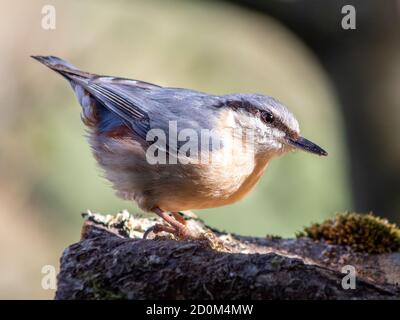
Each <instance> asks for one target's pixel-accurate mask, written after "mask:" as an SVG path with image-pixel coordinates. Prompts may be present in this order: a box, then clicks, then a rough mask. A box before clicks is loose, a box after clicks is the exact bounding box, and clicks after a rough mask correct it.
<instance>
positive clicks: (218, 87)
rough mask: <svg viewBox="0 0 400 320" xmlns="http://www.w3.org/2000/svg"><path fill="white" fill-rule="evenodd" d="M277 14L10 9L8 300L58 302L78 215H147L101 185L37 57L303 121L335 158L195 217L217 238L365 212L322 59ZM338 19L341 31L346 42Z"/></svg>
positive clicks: (93, 5) (4, 96)
mask: <svg viewBox="0 0 400 320" xmlns="http://www.w3.org/2000/svg"><path fill="white" fill-rule="evenodd" d="M294 2H295V1H294ZM254 3H256V2H253V4H254ZM260 3H262V2H260ZM274 3H275V4H276V5H277V6H278V5H280V6H285V5H286V6H290V5H291V4H290V3H289V4H288V3H287V2H286V1H283V2H280V1H273V2H272V4H271V3H269V5H270V6H271V7H268V6H267V7H265V8H261V7H259V6H254V8H245V7H244V6H242V4H241V3H240V1H238V2H237V1H236V3H229V2H228V1H225V2H222V1H221V2H219V1H215V2H213V1H161V0H159V1H113V2H111V1H94V0H93V1H68V2H67V1H29V2H28V1H22V0H18V1H11V0H10V1H8V0H6V1H4V0H1V1H0V4H1V7H2V14H1V17H2V19H1V20H0V39H1V43H0V49H1V62H0V75H1V79H2V80H3V81H2V85H1V86H0V96H1V107H0V108H1V109H0V110H1V117H0V145H1V151H0V217H1V219H2V223H1V224H0V230H1V231H0V254H1V262H0V298H52V297H53V296H54V291H53V290H43V289H42V287H41V279H42V277H43V274H42V273H41V268H42V266H44V265H54V266H56V267H57V268H58V259H59V257H60V256H61V252H62V250H63V249H64V248H65V247H66V246H68V245H69V244H71V243H73V242H76V241H78V240H79V234H80V226H81V224H82V220H81V217H80V213H81V212H83V211H85V210H86V209H91V210H92V211H96V212H101V213H115V212H117V211H119V210H122V209H125V208H126V209H128V210H129V211H130V212H137V211H138V210H137V208H136V207H135V205H134V204H132V203H129V202H124V201H121V200H119V199H118V198H117V197H116V196H115V195H114V192H113V190H112V189H111V187H110V184H109V183H108V182H107V181H106V180H105V179H104V178H102V177H101V175H100V171H99V169H98V167H97V165H96V163H95V161H94V159H93V158H92V156H91V152H90V149H89V146H88V144H87V142H86V140H85V129H84V126H83V124H82V123H81V121H80V117H79V112H80V107H79V105H78V103H77V101H76V99H75V97H74V95H73V92H72V90H71V89H70V87H69V85H68V84H67V82H66V81H65V80H63V79H62V78H61V77H60V76H58V75H57V74H55V73H53V72H51V71H50V70H48V69H46V68H44V67H43V66H42V65H40V64H38V63H37V62H36V61H34V60H32V59H31V58H29V56H30V55H32V54H41V55H55V56H59V57H61V58H64V59H66V60H68V61H70V62H71V63H73V64H74V65H76V66H77V67H79V68H81V69H83V70H86V71H90V72H94V73H98V74H107V75H116V76H123V77H128V78H134V79H141V80H145V81H148V82H154V83H157V84H160V85H164V86H173V87H187V88H192V89H196V90H200V91H205V92H209V93H214V94H226V93H232V92H244V93H250V92H256V93H262V94H268V95H272V96H274V97H276V98H278V99H279V100H280V101H282V102H283V103H285V104H286V105H287V106H288V107H289V108H290V109H291V110H292V111H293V113H294V114H295V115H296V116H297V118H298V120H299V122H300V125H301V129H302V133H303V134H304V136H306V137H308V138H309V139H311V140H312V141H315V142H316V143H318V144H319V145H321V146H323V147H324V148H326V150H328V151H329V157H327V158H319V157H315V156H311V155H309V154H306V153H293V154H290V155H287V156H285V157H282V158H279V159H275V160H274V161H272V163H271V165H270V167H269V169H268V170H267V172H266V174H265V175H264V177H263V178H262V181H261V182H260V184H259V185H258V186H257V188H256V189H255V191H254V192H253V193H252V194H251V195H250V196H249V197H247V198H246V199H245V200H243V201H241V202H239V203H237V204H235V205H231V206H228V207H222V208H217V209H212V210H205V211H201V212H196V213H198V215H199V216H200V217H201V218H202V219H204V220H205V221H206V223H207V224H209V225H210V226H213V227H215V228H218V229H222V230H226V231H229V232H234V233H239V234H243V235H257V236H263V235H266V234H275V235H281V236H293V235H294V233H295V232H296V231H298V230H300V229H301V228H302V227H303V226H304V225H308V224H309V223H310V222H314V221H321V220H322V219H324V218H327V217H329V216H332V215H333V214H334V213H335V212H339V211H345V210H352V209H354V208H360V206H358V205H355V204H354V203H355V200H354V199H355V197H354V184H353V180H354V176H352V174H351V173H352V170H353V168H352V166H351V163H352V160H351V159H352V158H351V157H350V155H349V145H350V142H349V141H348V137H347V138H346V133H348V130H347V129H346V123H345V120H346V115H344V112H343V104H341V101H342V100H341V97H340V95H338V89H337V87H336V86H335V83H334V81H335V79H334V78H333V77H332V75H331V74H330V73H329V68H326V66H325V65H323V64H322V62H321V59H320V57H319V56H318V55H319V53H318V52H316V51H313V50H312V49H311V48H310V46H309V45H307V44H306V41H305V40H304V39H302V38H301V36H300V35H296V34H295V32H294V30H290V28H289V27H288V26H286V25H285V23H284V22H282V21H279V20H281V19H279V11H275V12H272V14H271V15H273V13H275V14H276V16H275V17H272V16H271V15H268V14H267V13H268V10H269V9H271V8H272V9H273V8H274ZM282 3H283V4H282ZM47 4H51V5H53V6H54V7H55V9H56V29H55V30H44V29H43V28H42V26H41V19H42V16H43V15H42V14H41V10H42V7H43V6H44V5H47ZM339 14H340V11H339ZM289 19H290V17H289ZM337 19H339V20H337V21H336V20H335V21H334V22H332V23H333V24H334V27H331V28H335V29H340V16H338V18H337ZM320 23H321V27H322V26H323V22H320ZM322 30H323V28H322ZM350 59H355V60H356V59H357V56H354V57H350ZM396 79H397V80H398V78H396ZM357 94H360V93H357ZM397 97H398V96H397ZM395 98H396V97H393V99H395ZM396 101H398V100H396ZM397 115H398V114H397ZM397 124H398V122H397ZM360 134H361V132H360ZM393 141H397V140H393ZM369 209H374V208H369ZM369 209H368V210H369ZM397 213H399V212H397Z"/></svg>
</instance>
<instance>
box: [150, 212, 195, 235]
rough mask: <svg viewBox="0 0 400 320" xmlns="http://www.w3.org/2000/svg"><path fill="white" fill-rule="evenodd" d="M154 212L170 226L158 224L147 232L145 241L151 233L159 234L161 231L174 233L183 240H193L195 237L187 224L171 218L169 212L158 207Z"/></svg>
mask: <svg viewBox="0 0 400 320" xmlns="http://www.w3.org/2000/svg"><path fill="white" fill-rule="evenodd" d="M152 211H153V212H154V213H155V214H157V215H158V216H159V217H160V218H162V219H163V220H164V221H165V222H167V223H168V224H169V226H165V225H162V224H156V225H155V226H153V227H151V228H150V229H148V230H146V232H145V233H144V234H143V238H144V239H145V238H146V237H147V236H148V235H149V233H150V232H154V233H157V232H160V231H165V232H168V233H172V234H173V235H175V236H177V237H178V238H181V239H187V238H193V235H192V234H191V232H190V231H189V229H188V228H187V227H186V226H185V224H183V223H181V222H179V221H177V220H176V219H174V218H173V217H171V216H170V215H169V214H168V213H167V212H165V211H163V210H161V209H160V208H158V207H156V208H154V209H153V210H152ZM172 214H173V215H174V217H176V215H175V214H174V213H172ZM178 215H179V213H178ZM180 219H182V220H184V219H183V218H182V217H180ZM185 222H186V221H185Z"/></svg>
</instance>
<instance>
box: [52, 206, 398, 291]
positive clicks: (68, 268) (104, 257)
mask: <svg viewBox="0 0 400 320" xmlns="http://www.w3.org/2000/svg"><path fill="white" fill-rule="evenodd" d="M88 218H89V219H88V220H86V221H85V223H84V227H83V229H82V239H81V240H80V241H79V242H78V243H75V244H73V245H71V246H69V247H68V248H67V249H66V250H65V251H64V253H63V255H62V257H61V268H60V273H59V275H58V288H57V292H56V297H55V298H56V299H398V298H399V297H400V288H399V286H398V284H399V283H400V253H386V254H368V253H362V252H354V251H353V250H352V249H351V248H350V247H348V246H341V245H333V244H328V243H325V242H324V241H319V242H316V241H314V240H312V239H310V238H307V237H301V238H298V239H280V238H276V237H265V238H252V237H241V236H234V235H230V234H223V233H221V232H218V231H216V230H213V231H214V234H215V235H216V238H215V239H216V240H217V243H218V244H219V245H218V246H214V248H213V245H211V246H210V242H209V241H206V240H203V241H202V240H193V241H182V240H174V239H170V238H168V237H157V238H156V239H152V240H143V239H141V235H142V233H143V230H144V229H146V228H147V227H149V226H151V225H152V224H154V223H155V222H156V221H157V220H156V219H154V218H138V217H135V218H134V217H130V216H129V215H127V213H123V214H120V215H119V216H117V217H116V218H115V217H111V216H108V217H103V216H100V215H92V214H90V215H89V217H88ZM188 223H189V226H190V227H191V228H194V229H197V230H200V231H201V230H206V227H205V226H204V224H203V223H202V222H201V221H200V220H198V219H196V218H188ZM215 239H214V240H215ZM211 242H212V241H211ZM221 244H222V246H221ZM345 265H351V266H353V267H354V268H355V270H356V271H357V276H356V286H355V288H354V289H351V288H350V289H344V288H343V286H342V281H343V278H344V277H345V276H346V274H344V273H342V267H343V266H345Z"/></svg>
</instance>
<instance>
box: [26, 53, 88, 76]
mask: <svg viewBox="0 0 400 320" xmlns="http://www.w3.org/2000/svg"><path fill="white" fill-rule="evenodd" d="M31 57H32V58H33V59H36V60H37V61H39V62H41V63H43V64H44V65H45V66H47V67H49V68H50V69H52V70H54V71H55V72H57V73H59V74H61V75H62V76H63V77H65V78H67V79H68V80H70V81H71V80H75V81H76V80H78V79H80V80H82V79H88V78H91V77H93V76H94V75H93V74H91V73H88V72H83V71H80V70H79V69H78V68H76V67H75V66H73V65H72V64H70V63H68V62H67V61H64V60H62V59H60V58H58V57H54V56H31Z"/></svg>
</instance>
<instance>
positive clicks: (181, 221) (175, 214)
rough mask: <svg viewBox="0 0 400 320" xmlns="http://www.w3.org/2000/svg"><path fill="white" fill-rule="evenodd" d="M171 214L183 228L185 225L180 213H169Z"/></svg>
mask: <svg viewBox="0 0 400 320" xmlns="http://www.w3.org/2000/svg"><path fill="white" fill-rule="evenodd" d="M171 213H172V215H173V216H174V218H175V219H176V220H178V221H179V222H180V223H182V224H183V225H185V226H186V225H187V222H186V220H185V218H184V217H183V216H182V214H181V213H180V212H171Z"/></svg>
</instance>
